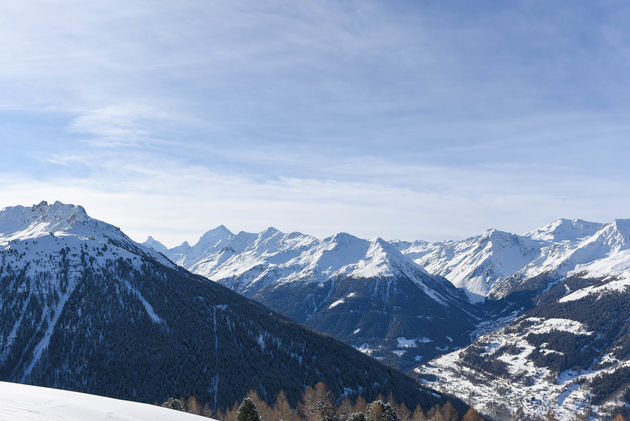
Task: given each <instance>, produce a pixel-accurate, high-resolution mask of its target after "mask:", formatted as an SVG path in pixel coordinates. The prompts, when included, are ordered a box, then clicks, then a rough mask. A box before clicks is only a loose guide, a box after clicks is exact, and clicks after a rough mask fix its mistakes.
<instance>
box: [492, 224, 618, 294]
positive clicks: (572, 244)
mask: <svg viewBox="0 0 630 421" xmlns="http://www.w3.org/2000/svg"><path fill="white" fill-rule="evenodd" d="M579 222H580V225H579V226H580V227H581V228H582V229H583V230H581V231H580V232H581V234H579V235H577V234H575V233H574V232H572V231H571V230H570V229H567V230H564V233H566V232H567V231H569V232H571V234H570V235H569V236H568V237H569V238H568V239H564V238H565V237H566V235H559V238H560V240H559V241H555V242H553V243H551V244H549V245H547V246H545V247H543V248H541V249H540V250H539V251H538V256H537V257H536V258H535V259H533V260H532V261H531V262H530V263H528V264H527V265H526V266H524V267H523V268H522V269H520V270H519V271H517V272H515V273H514V274H513V275H512V276H511V277H508V278H505V279H503V280H500V282H496V283H495V285H494V286H493V291H492V294H493V295H495V296H497V297H501V296H505V295H507V294H509V293H510V292H513V291H517V290H527V289H532V290H534V289H538V290H541V289H542V290H544V289H546V288H548V286H549V285H553V284H555V283H556V282H558V281H559V280H560V279H562V278H564V277H565V276H568V275H572V274H582V275H584V276H591V277H597V276H608V275H618V274H620V273H622V272H624V271H625V270H627V269H629V268H630V220H628V219H617V220H615V221H613V222H611V223H608V224H594V223H584V221H579ZM534 235H541V234H540V230H539V231H538V232H537V233H536V234H534ZM541 236H547V234H542V235H541ZM541 278H542V280H543V281H544V282H542V284H541Z"/></svg>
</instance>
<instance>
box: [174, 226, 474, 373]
mask: <svg viewBox="0 0 630 421" xmlns="http://www.w3.org/2000/svg"><path fill="white" fill-rule="evenodd" d="M213 231H216V230H213ZM213 231H211V232H213ZM204 237H205V235H204ZM202 238H203V237H202ZM222 239H224V240H225V241H227V244H222V246H223V247H222V248H220V249H219V248H218V247H215V248H210V249H206V254H205V255H204V256H203V257H198V256H197V258H196V260H195V259H193V258H192V257H191V256H192V253H191V254H190V255H188V256H186V258H185V259H180V260H178V261H180V262H182V261H184V262H188V264H189V266H188V267H187V268H188V269H190V270H192V271H194V272H196V273H198V274H201V275H203V276H206V277H208V278H209V279H212V280H214V281H216V282H218V283H220V284H222V285H225V286H228V287H230V288H231V289H233V290H235V291H237V292H239V293H241V294H243V295H246V296H248V297H251V298H254V299H256V300H257V301H259V302H261V303H263V304H265V305H267V306H270V307H272V308H274V309H276V310H278V311H280V312H281V313H283V314H285V315H287V316H289V317H290V318H292V319H293V320H296V321H298V322H301V323H304V324H306V325H307V326H310V327H312V328H314V329H316V330H318V331H320V332H325V333H328V334H330V335H333V336H334V337H336V338H338V339H340V340H342V341H344V342H346V343H348V344H350V345H352V346H354V347H356V348H358V349H360V350H362V351H363V352H365V353H367V354H369V355H371V356H374V357H376V358H379V359H382V360H384V361H385V362H387V363H388V364H390V365H392V366H394V367H399V368H402V369H403V370H406V369H409V368H412V367H413V366H415V365H416V364H417V363H418V361H425V360H427V359H430V358H431V357H433V356H435V355H437V354H440V353H443V352H445V351H447V350H449V349H454V348H457V347H461V346H464V345H466V344H468V343H469V342H470V337H469V333H470V332H471V331H473V330H474V329H475V327H476V323H477V322H478V321H479V315H478V309H477V308H475V307H474V306H472V305H471V304H470V303H469V302H468V300H467V299H466V296H465V295H464V294H463V293H462V292H461V291H460V290H458V289H456V288H454V287H453V285H451V284H450V283H449V282H448V281H447V280H445V279H443V278H441V277H439V276H437V277H436V276H433V275H430V274H428V273H427V272H426V271H425V270H424V269H422V268H421V267H420V266H418V265H417V264H416V263H414V262H413V261H412V260H410V259H409V258H408V257H406V256H404V255H402V254H401V253H400V252H399V251H398V250H397V249H396V248H395V247H394V246H392V245H391V244H390V243H388V242H386V241H384V240H382V239H380V238H378V239H376V240H372V241H370V240H364V239H360V238H357V237H355V236H352V235H350V234H346V233H339V234H336V235H334V236H331V237H328V238H325V239H323V240H318V239H316V238H314V237H311V236H308V235H304V234H300V233H290V234H285V233H282V232H280V231H278V230H276V229H274V228H269V229H267V230H265V231H263V232H261V233H259V234H246V233H239V234H238V235H233V234H231V233H229V234H226V235H225V236H224V237H222ZM200 243H201V240H200ZM200 243H199V244H200ZM199 244H197V245H195V246H194V247H192V248H193V249H194V248H196V249H197V250H200V249H201V247H200V246H199ZM180 251H181V249H180V248H177V249H175V250H170V251H169V252H167V253H166V255H168V256H171V257H172V258H175V259H176V258H177V257H178V255H177V254H176V253H179V252H180ZM169 253H170V254H169ZM438 326H439V327H438Z"/></svg>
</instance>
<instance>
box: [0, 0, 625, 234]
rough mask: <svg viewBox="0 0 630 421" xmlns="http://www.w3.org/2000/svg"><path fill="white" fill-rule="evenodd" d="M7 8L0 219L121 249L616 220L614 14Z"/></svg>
mask: <svg viewBox="0 0 630 421" xmlns="http://www.w3.org/2000/svg"><path fill="white" fill-rule="evenodd" d="M91 3H96V2H80V1H76V2H73V1H68V2H63V3H62V4H60V3H58V2H50V1H29V2H20V1H14V2H12V1H9V2H4V3H3V5H2V6H1V8H2V10H1V12H2V13H0V93H1V95H0V143H1V150H0V152H1V153H0V189H1V190H0V191H2V195H1V196H0V207H4V206H9V205H13V204H18V203H19V204H31V203H36V202H39V201H40V200H43V199H46V200H48V201H54V200H61V201H64V202H71V203H80V204H83V205H84V206H85V207H86V209H87V210H88V213H90V214H91V215H93V216H95V217H98V218H99V219H104V220H106V221H108V222H111V223H114V224H116V225H118V226H120V227H121V228H122V229H123V230H124V231H126V232H127V233H129V234H131V235H132V237H133V238H135V239H137V240H143V239H144V238H145V237H146V235H148V234H152V235H154V236H155V237H156V238H158V239H160V240H162V241H163V242H165V243H166V244H167V245H174V244H176V243H179V242H181V241H183V240H189V241H194V240H195V239H196V238H197V237H198V236H199V235H200V234H201V233H202V232H203V231H205V230H207V229H209V228H211V227H213V226H216V225H218V224H225V225H227V226H228V227H229V228H231V229H232V230H234V231H239V230H249V231H259V230H262V229H264V228H265V227H267V226H270V225H272V226H275V227H277V228H279V229H282V230H286V231H294V230H296V231H302V232H307V233H311V234H314V235H318V236H326V235H330V234H332V233H334V232H337V231H348V232H351V233H354V234H357V235H360V236H365V237H374V236H377V235H380V236H383V237H385V238H403V239H428V240H438V239H449V238H463V237H466V236H468V235H473V234H476V233H479V232H481V231H483V230H484V229H486V228H489V227H496V228H500V229H504V230H508V231H512V232H524V231H527V230H529V229H533V228H534V227H536V226H538V225H541V224H543V223H546V222H549V221H551V220H553V219H555V218H558V217H580V218H584V219H590V220H598V221H607V220H611V219H613V218H621V217H628V216H630V215H629V214H628V211H627V209H629V206H630V195H629V194H628V192H630V188H629V187H630V169H629V168H630V166H629V165H628V162H627V161H628V157H630V140H629V135H630V118H629V117H630V83H629V82H630V29H628V25H627V22H628V21H630V6H629V5H628V3H627V2H623V1H605V2H587V1H574V2H570V3H568V2H549V1H524V2H516V1H515V2H496V1H475V2H470V1H451V2H437V1H395V2H391V1H380V2H373V1H369V0H368V1H300V2H290V1H286V2H285V1H274V2H265V1H213V2H207V1H187V2H166V1H154V0H152V1H134V2H129V1H125V2H122V1H107V2H99V3H100V4H91Z"/></svg>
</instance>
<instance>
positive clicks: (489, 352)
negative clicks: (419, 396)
mask: <svg viewBox="0 0 630 421" xmlns="http://www.w3.org/2000/svg"><path fill="white" fill-rule="evenodd" d="M628 303H630V272H625V273H623V274H621V275H619V276H608V277H599V278H585V277H582V276H575V275H574V276H570V277H568V278H565V279H563V280H562V282H561V283H560V284H558V285H556V286H555V287H552V288H551V289H550V290H549V291H547V292H545V293H544V294H542V295H541V296H539V297H537V303H536V304H537V305H536V306H535V307H534V308H533V309H532V310H530V311H528V312H527V313H526V314H524V315H522V316H520V317H518V318H517V319H516V320H514V321H513V322H512V323H511V324H510V325H508V326H507V327H505V328H503V329H500V330H498V331H495V332H491V333H489V334H486V335H483V336H481V337H480V338H479V339H477V340H476V341H475V342H474V343H473V344H472V345H470V346H468V347H466V348H464V349H461V350H458V351H456V352H453V353H451V354H448V355H444V356H441V357H439V358H437V359H436V360H434V361H431V362H430V363H428V364H426V365H424V366H421V367H418V368H417V369H416V372H417V373H418V375H419V376H421V377H423V378H425V379H427V380H428V384H430V385H431V386H432V387H436V388H437V389H439V390H441V391H443V392H451V393H453V394H455V395H457V396H459V397H460V398H464V399H466V400H467V401H468V402H469V403H471V404H472V405H474V406H475V407H476V408H479V409H480V410H482V411H484V412H485V413H487V414H489V415H491V416H493V417H494V418H496V419H506V420H508V419H515V418H518V419H522V418H524V417H526V416H531V417H544V416H545V415H546V414H547V412H548V411H552V412H553V413H554V414H555V416H556V417H557V418H558V419H563V420H564V419H566V420H577V419H586V418H587V417H589V416H590V417H593V418H594V419H611V418H612V416H613V415H614V414H616V413H619V412H622V413H624V414H626V415H627V408H626V406H625V402H627V401H628V398H629V397H630V386H629V385H630V324H629V323H630V322H629V320H630V304H628ZM608 417H610V418H608Z"/></svg>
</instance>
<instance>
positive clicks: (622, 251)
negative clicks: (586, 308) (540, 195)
mask: <svg viewBox="0 0 630 421" xmlns="http://www.w3.org/2000/svg"><path fill="white" fill-rule="evenodd" d="M629 234H630V222H629V221H628V220H615V221H613V222H611V223H609V224H600V223H596V222H588V221H584V220H581V219H572V220H569V219H558V220H556V221H553V222H551V223H549V224H547V225H544V226H542V227H540V228H538V229H535V230H533V231H531V232H528V233H525V234H523V235H516V234H510V233H506V232H502V231H497V230H494V229H493V230H488V231H486V232H485V233H483V234H481V235H478V236H475V237H471V238H468V239H466V240H462V241H445V242H438V243H428V242H423V241H417V242H413V243H409V242H394V244H395V245H396V247H398V249H399V250H401V252H402V253H403V254H405V255H407V256H409V257H411V258H412V259H413V260H414V261H415V262H416V263H418V264H419V265H421V266H422V267H424V268H425V269H426V270H427V271H428V272H429V273H433V274H438V275H441V276H443V277H445V278H446V279H448V280H449V281H451V282H452V283H453V284H454V285H456V286H458V287H462V288H464V289H465V290H466V291H467V292H468V293H469V297H470V298H471V299H472V300H475V298H477V299H482V297H485V296H494V297H503V296H506V295H508V294H509V293H511V292H514V291H518V290H522V289H527V288H529V287H531V288H534V287H536V288H538V287H541V288H542V290H544V289H545V288H546V286H547V284H548V283H554V282H557V281H559V280H560V279H561V278H562V277H564V276H566V275H568V274H570V273H575V272H579V271H587V272H589V273H595V272H597V273H598V274H618V273H620V272H622V271H624V270H626V269H628V268H630V260H629V259H628V258H629V257H630V254H629V253H630V252H628V248H629V247H628V244H629V243H630V242H629V241H628V238H629ZM532 279H535V282H533V283H532V282H530V280H532Z"/></svg>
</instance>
